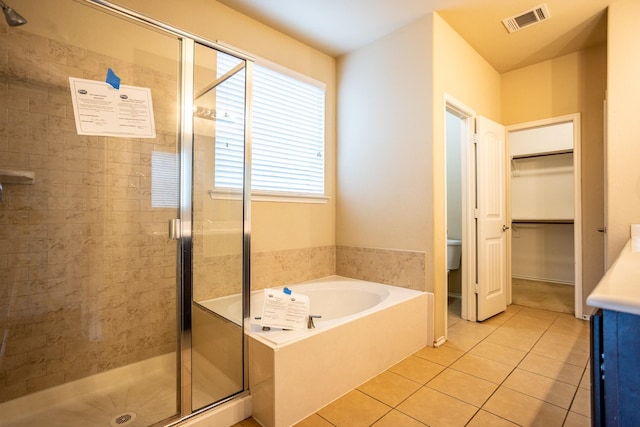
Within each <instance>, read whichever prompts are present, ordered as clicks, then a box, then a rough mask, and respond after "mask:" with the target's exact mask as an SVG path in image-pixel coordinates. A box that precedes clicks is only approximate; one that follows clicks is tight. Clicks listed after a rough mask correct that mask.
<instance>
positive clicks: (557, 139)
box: [509, 121, 576, 312]
mask: <svg viewBox="0 0 640 427" xmlns="http://www.w3.org/2000/svg"><path fill="white" fill-rule="evenodd" d="M509 148H510V155H511V180H510V187H511V227H512V231H511V275H512V279H513V288H512V289H513V294H512V295H513V302H514V303H516V304H523V305H532V306H537V307H539V308H546V309H550V310H556V311H567V312H573V308H574V285H575V284H576V277H575V271H576V269H575V251H574V247H575V237H576V236H575V233H574V227H575V223H574V219H575V176H574V175H575V168H574V151H575V150H574V122H573V121H568V122H563V123H553V124H548V125H544V126H538V127H533V128H526V129H521V130H515V131H511V132H510V133H509ZM517 285H521V286H517ZM558 285H564V286H558ZM519 289H520V290H521V291H522V292H525V291H524V290H527V291H526V292H528V294H527V295H524V294H519V293H518V292H520V291H519Z"/></svg>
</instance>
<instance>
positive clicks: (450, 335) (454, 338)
mask: <svg viewBox="0 0 640 427" xmlns="http://www.w3.org/2000/svg"><path fill="white" fill-rule="evenodd" d="M483 339H484V338H483V337H478V336H473V335H468V334H466V333H464V331H458V330H455V331H448V332H447V345H448V346H449V347H454V348H457V349H459V350H462V351H469V350H471V349H472V348H473V347H474V346H475V345H476V344H478V343H479V342H480V341H482V340H483Z"/></svg>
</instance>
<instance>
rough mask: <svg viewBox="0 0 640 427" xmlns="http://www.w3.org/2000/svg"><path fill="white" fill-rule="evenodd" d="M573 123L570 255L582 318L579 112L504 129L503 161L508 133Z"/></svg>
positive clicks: (578, 313)
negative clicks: (571, 249)
mask: <svg viewBox="0 0 640 427" xmlns="http://www.w3.org/2000/svg"><path fill="white" fill-rule="evenodd" d="M568 122H572V123H573V206H574V208H573V209H574V213H573V216H574V218H573V253H574V278H575V284H574V310H575V317H577V318H578V319H584V316H583V296H582V175H581V170H582V169H581V152H582V150H581V147H580V142H581V136H580V113H575V114H567V115H564V116H557V117H551V118H548V119H542V120H535V121H531V122H526V123H518V124H515V125H510V126H506V127H505V128H506V133H507V135H506V139H505V141H506V144H507V150H508V151H507V153H508V155H507V158H508V159H511V144H510V142H509V137H510V135H511V132H514V131H521V130H525V129H531V128H537V127H542V126H550V125H557V124H560V123H568ZM506 173H507V174H508V176H507V179H506V180H507V219H508V221H509V223H511V219H512V217H511V168H507V170H506ZM507 269H508V272H509V277H510V276H511V240H509V242H508V243H507ZM507 301H508V302H509V303H510V302H511V286H509V292H508V294H507Z"/></svg>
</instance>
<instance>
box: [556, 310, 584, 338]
mask: <svg viewBox="0 0 640 427" xmlns="http://www.w3.org/2000/svg"><path fill="white" fill-rule="evenodd" d="M549 332H555V333H560V334H565V335H572V336H578V337H581V338H587V339H588V338H589V322H588V321H586V320H581V319H576V318H575V317H574V316H573V315H569V314H560V315H559V316H558V318H557V319H556V321H555V322H553V324H552V325H551V327H549Z"/></svg>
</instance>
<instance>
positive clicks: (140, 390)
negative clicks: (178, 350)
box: [0, 354, 177, 427]
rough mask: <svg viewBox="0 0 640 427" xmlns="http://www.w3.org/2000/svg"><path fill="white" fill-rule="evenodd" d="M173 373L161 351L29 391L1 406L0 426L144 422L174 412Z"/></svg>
mask: <svg viewBox="0 0 640 427" xmlns="http://www.w3.org/2000/svg"><path fill="white" fill-rule="evenodd" d="M175 371H176V362H175V354H166V355H163V356H159V357H155V358H152V359H147V360H145V361H143V362H138V363H134V364H131V365H128V366H124V367H122V368H117V369H113V370H111V371H108V372H104V373H101V374H97V375H94V376H91V377H88V378H84V379H81V380H78V381H74V382H71V383H68V384H64V385H61V386H58V387H54V388H51V389H47V390H44V391H41V392H38V393H33V394H31V395H28V396H25V397H21V398H18V399H15V400H12V401H9V402H5V403H2V404H0V414H1V415H0V426H2V427H33V426H47V427H86V426H107V427H108V426H110V425H111V426H127V427H132V426H136V427H138V426H148V425H151V424H153V423H156V422H158V421H161V420H163V419H166V418H169V417H171V416H172V415H175V414H176V413H177V410H176V399H177V396H176V384H177V382H176V374H175ZM131 412H133V413H134V414H135V416H131V420H130V421H129V422H122V423H120V424H118V423H117V422H116V421H115V420H116V418H117V417H120V416H124V417H125V418H123V419H122V420H124V419H126V415H127V414H129V415H131ZM122 420H121V421H122Z"/></svg>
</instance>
